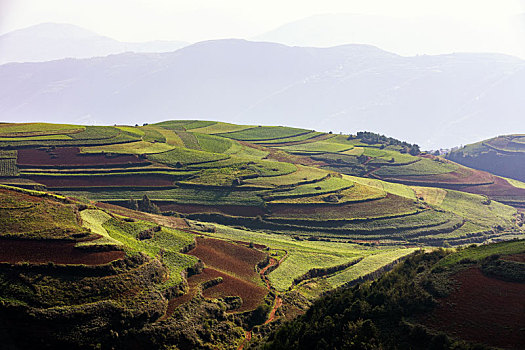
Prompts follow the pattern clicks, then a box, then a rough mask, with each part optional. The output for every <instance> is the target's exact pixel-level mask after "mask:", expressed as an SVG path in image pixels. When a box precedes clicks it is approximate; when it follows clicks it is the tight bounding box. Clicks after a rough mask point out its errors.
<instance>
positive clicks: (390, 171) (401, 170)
mask: <svg viewBox="0 0 525 350" xmlns="http://www.w3.org/2000/svg"><path fill="white" fill-rule="evenodd" d="M457 169H458V166H456V165H454V164H450V163H440V162H436V161H432V160H430V159H421V160H420V161H418V162H415V163H412V164H408V165H401V166H395V167H394V166H393V167H382V168H380V169H379V170H377V171H375V172H374V174H376V175H378V176H382V177H391V176H426V175H435V174H446V173H450V172H452V171H455V170H457Z"/></svg>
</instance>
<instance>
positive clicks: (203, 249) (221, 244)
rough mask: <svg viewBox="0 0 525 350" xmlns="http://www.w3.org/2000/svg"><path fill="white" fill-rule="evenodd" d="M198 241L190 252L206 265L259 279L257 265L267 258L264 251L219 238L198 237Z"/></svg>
mask: <svg viewBox="0 0 525 350" xmlns="http://www.w3.org/2000/svg"><path fill="white" fill-rule="evenodd" d="M196 242H197V246H196V247H195V249H192V250H191V251H189V252H188V254H189V255H193V256H196V257H198V258H199V259H201V260H202V261H203V262H204V264H206V266H208V267H213V268H215V269H218V270H221V271H224V272H226V273H231V274H233V275H235V276H237V277H239V278H243V279H247V280H252V281H254V282H255V281H257V280H258V278H259V277H258V274H257V272H256V271H255V266H256V265H257V264H258V263H259V262H260V261H263V260H264V259H265V258H266V254H264V253H263V252H260V251H258V250H256V249H252V248H248V247H244V246H241V245H238V244H232V243H229V242H226V241H223V240H219V239H211V238H201V237H197V238H196Z"/></svg>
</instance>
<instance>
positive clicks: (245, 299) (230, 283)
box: [162, 268, 268, 319]
mask: <svg viewBox="0 0 525 350" xmlns="http://www.w3.org/2000/svg"><path fill="white" fill-rule="evenodd" d="M218 277H222V282H221V283H219V284H217V285H215V286H213V287H211V288H207V289H205V290H204V291H203V293H202V295H203V296H204V297H205V298H223V297H227V296H239V297H241V298H242V305H241V307H240V308H238V309H236V310H233V311H234V312H243V311H248V310H253V309H255V308H256V307H257V306H258V305H259V304H260V303H261V302H262V300H263V299H264V297H265V296H266V294H267V293H268V291H267V290H266V289H265V288H263V287H261V286H258V285H256V284H254V283H251V282H247V281H245V280H242V279H239V278H236V277H233V276H231V275H228V274H225V273H223V272H220V271H217V270H215V269H212V268H205V269H204V270H203V271H202V273H200V274H198V275H193V276H191V277H189V278H188V286H189V291H188V292H187V293H186V294H184V295H182V296H180V297H176V298H173V299H171V300H170V301H169V302H168V309H167V310H166V315H165V316H164V317H163V318H162V319H166V318H168V317H170V316H171V315H172V314H173V312H174V311H175V309H176V308H177V307H178V306H180V305H182V304H185V303H187V302H188V301H190V300H191V299H193V298H194V297H195V296H196V295H197V292H198V290H199V286H200V285H201V284H202V283H204V282H206V281H209V280H212V279H215V278H218Z"/></svg>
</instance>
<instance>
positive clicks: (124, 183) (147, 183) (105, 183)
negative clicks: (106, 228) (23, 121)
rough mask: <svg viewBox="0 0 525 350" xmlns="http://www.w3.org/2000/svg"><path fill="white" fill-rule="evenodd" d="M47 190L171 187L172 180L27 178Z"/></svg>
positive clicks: (148, 177) (151, 177) (138, 177)
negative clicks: (45, 187) (47, 188)
mask: <svg viewBox="0 0 525 350" xmlns="http://www.w3.org/2000/svg"><path fill="white" fill-rule="evenodd" d="M27 177H28V178H30V179H31V180H34V181H36V182H38V183H41V184H44V185H46V186H47V187H49V188H77V187H171V186H173V178H171V177H170V176H162V175H137V174H133V175H108V176H34V175H33V176H27Z"/></svg>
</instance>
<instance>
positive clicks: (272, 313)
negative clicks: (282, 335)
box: [237, 251, 288, 350]
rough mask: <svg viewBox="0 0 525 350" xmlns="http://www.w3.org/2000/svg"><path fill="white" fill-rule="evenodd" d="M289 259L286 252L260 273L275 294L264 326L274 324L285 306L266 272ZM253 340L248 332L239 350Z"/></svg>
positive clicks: (272, 259) (250, 332) (271, 261)
mask: <svg viewBox="0 0 525 350" xmlns="http://www.w3.org/2000/svg"><path fill="white" fill-rule="evenodd" d="M287 257H288V252H287V251H285V254H284V256H283V257H282V258H281V259H280V260H279V261H277V260H276V259H274V258H270V262H269V263H268V265H266V266H265V267H264V268H263V269H262V270H261V271H259V274H260V275H261V278H262V280H263V281H264V283H266V287H267V288H268V291H270V290H273V291H274V292H275V301H274V303H273V307H272V310H271V311H270V314H269V315H268V319H267V320H266V321H265V322H264V324H268V323H270V322H272V321H273V320H274V319H275V313H276V312H277V309H278V308H280V307H281V305H282V304H283V299H282V298H281V297H280V296H279V293H278V292H277V291H276V290H275V289H274V288H273V287H272V284H271V283H270V280H269V279H268V276H267V275H266V271H268V269H269V268H270V267H272V266H275V265H277V266H279V265H281V263H282V262H283V261H284V260H285V259H286V258H287ZM251 339H252V331H251V330H249V331H246V332H245V335H244V341H243V342H242V343H241V345H239V347H238V348H237V350H242V349H243V348H244V345H246V344H247V343H248V342H249V341H250V340H251Z"/></svg>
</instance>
